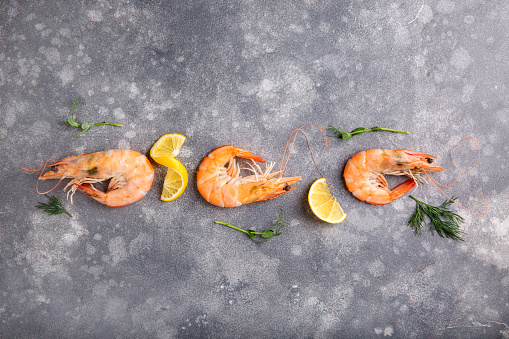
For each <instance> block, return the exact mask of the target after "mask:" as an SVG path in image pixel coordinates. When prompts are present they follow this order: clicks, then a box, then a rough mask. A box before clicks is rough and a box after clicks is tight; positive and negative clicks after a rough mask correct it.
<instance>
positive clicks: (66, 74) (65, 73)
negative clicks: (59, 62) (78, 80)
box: [58, 65, 74, 86]
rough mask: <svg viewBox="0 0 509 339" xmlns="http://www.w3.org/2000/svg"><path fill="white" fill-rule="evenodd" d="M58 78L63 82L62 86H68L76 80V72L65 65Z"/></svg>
mask: <svg viewBox="0 0 509 339" xmlns="http://www.w3.org/2000/svg"><path fill="white" fill-rule="evenodd" d="M58 77H59V78H60V80H61V81H62V86H66V85H67V84H68V83H70V82H71V81H73V80H74V71H73V70H72V69H71V67H70V66H68V65H65V66H64V67H62V69H61V70H60V72H58Z"/></svg>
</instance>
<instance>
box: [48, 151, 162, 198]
mask: <svg viewBox="0 0 509 339" xmlns="http://www.w3.org/2000/svg"><path fill="white" fill-rule="evenodd" d="M50 167H51V169H50V171H48V172H46V173H44V174H42V175H41V176H40V177H39V179H40V180H45V179H60V180H62V179H65V178H72V180H71V181H70V182H69V183H68V184H67V186H65V188H64V189H67V188H68V187H71V190H70V191H69V193H72V194H74V192H76V190H77V189H79V190H80V191H82V192H83V193H85V194H86V195H88V196H90V197H92V198H93V199H95V200H97V201H99V202H100V203H101V204H105V205H106V206H109V207H121V206H127V205H129V204H131V203H133V202H136V201H138V200H140V199H141V198H143V197H144V196H145V194H146V193H147V192H148V191H149V190H150V187H151V186H152V181H153V179H154V169H153V168H152V165H151V164H150V161H149V160H148V159H147V157H146V156H144V155H143V154H140V153H138V152H136V151H131V150H124V149H114V150H109V151H103V152H95V153H88V154H81V155H73V156H69V157H67V158H64V159H62V160H60V161H57V162H55V163H54V164H52V165H50ZM108 179H110V182H109V184H108V188H107V189H106V192H103V191H101V190H99V189H98V188H96V187H94V186H93V184H94V183H99V182H103V181H106V180H108ZM46 193H47V192H46ZM69 193H68V194H69ZM71 199H72V195H71Z"/></svg>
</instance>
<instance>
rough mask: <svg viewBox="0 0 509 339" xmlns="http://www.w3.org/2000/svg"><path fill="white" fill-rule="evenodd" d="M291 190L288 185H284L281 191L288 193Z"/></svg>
mask: <svg viewBox="0 0 509 339" xmlns="http://www.w3.org/2000/svg"><path fill="white" fill-rule="evenodd" d="M290 189H291V187H290V185H288V184H286V185H285V187H283V191H287V192H288V191H289V190H290Z"/></svg>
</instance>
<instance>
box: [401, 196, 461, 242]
mask: <svg viewBox="0 0 509 339" xmlns="http://www.w3.org/2000/svg"><path fill="white" fill-rule="evenodd" d="M410 198H412V199H414V200H415V202H416V206H415V212H414V214H413V215H412V216H411V217H410V219H409V220H408V225H409V226H410V227H412V229H413V230H414V232H415V234H418V235H421V226H423V225H426V215H427V216H428V218H429V219H430V223H429V224H428V227H429V230H430V231H431V233H432V234H434V232H437V234H438V235H439V236H441V237H442V238H450V239H454V240H461V241H463V239H462V238H461V236H460V234H462V233H464V232H463V231H462V230H461V229H460V223H462V222H464V219H463V218H462V217H461V216H460V215H458V214H456V213H454V212H452V211H450V210H449V205H451V204H452V203H454V200H456V198H454V197H452V198H451V199H448V200H446V201H444V202H443V203H442V205H440V206H438V207H437V206H431V205H428V204H426V203H425V202H422V201H420V200H418V199H416V198H415V197H413V196H410Z"/></svg>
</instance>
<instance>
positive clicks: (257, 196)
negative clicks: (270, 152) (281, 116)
mask: <svg viewBox="0 0 509 339" xmlns="http://www.w3.org/2000/svg"><path fill="white" fill-rule="evenodd" d="M235 157H239V158H244V159H249V160H252V161H253V164H252V165H251V168H250V170H251V172H252V173H253V174H252V175H249V176H246V177H242V176H240V172H241V169H240V167H239V165H238V164H237V163H236V161H235ZM256 162H262V163H265V161H264V160H263V159H262V158H260V157H259V156H256V155H254V154H253V153H251V152H249V151H246V150H244V149H242V148H239V147H235V146H232V145H226V146H222V147H219V148H216V149H215V150H213V151H212V152H210V154H209V155H208V156H206V157H205V158H204V159H203V160H202V162H201V163H200V166H199V168H198V172H197V175H196V181H197V187H198V191H199V192H200V194H201V195H202V196H203V198H205V200H207V201H208V202H210V203H211V204H213V205H216V206H220V207H237V206H241V205H245V204H249V203H252V202H257V201H264V200H268V199H273V198H276V197H278V196H280V195H281V194H284V193H286V192H288V191H291V190H293V189H294V188H293V187H291V186H290V185H292V184H294V183H296V182H297V181H298V180H300V179H301V178H300V177H288V178H283V177H282V176H278V177H276V176H277V175H278V174H279V173H280V171H279V172H274V173H270V171H271V170H272V167H273V166H272V165H269V166H267V167H266V168H265V170H262V169H261V168H260V167H259V166H258V165H257V164H256Z"/></svg>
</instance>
